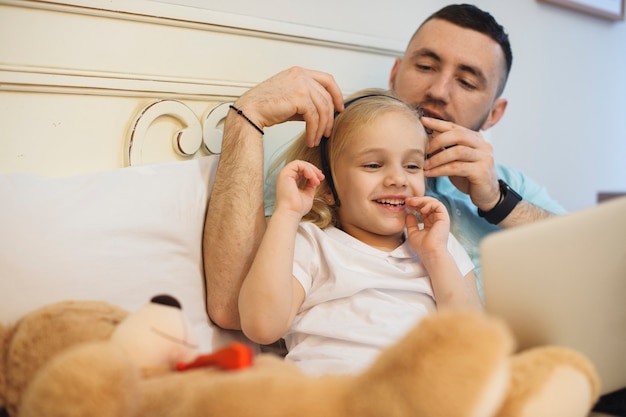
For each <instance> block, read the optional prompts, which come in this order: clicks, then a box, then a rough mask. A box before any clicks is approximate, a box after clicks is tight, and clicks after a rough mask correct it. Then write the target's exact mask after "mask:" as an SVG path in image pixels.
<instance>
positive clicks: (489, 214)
mask: <svg viewBox="0 0 626 417" xmlns="http://www.w3.org/2000/svg"><path fill="white" fill-rule="evenodd" d="M498 184H500V200H499V201H498V203H497V204H496V205H495V207H494V208H492V209H491V210H489V211H483V210H481V209H478V215H479V216H480V217H482V218H483V219H485V220H487V221H488V222H489V223H491V224H498V223H500V222H501V221H502V220H504V219H505V218H506V216H508V215H509V214H510V213H511V212H512V211H513V209H514V208H515V206H517V203H519V202H520V201H522V196H521V195H519V194H518V193H516V192H515V190H514V189H512V188H511V187H510V186H509V184H507V183H506V182H504V181H502V180H498Z"/></svg>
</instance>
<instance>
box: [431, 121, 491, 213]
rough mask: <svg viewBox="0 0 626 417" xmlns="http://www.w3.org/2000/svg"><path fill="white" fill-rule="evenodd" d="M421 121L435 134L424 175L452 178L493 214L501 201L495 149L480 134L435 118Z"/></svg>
mask: <svg viewBox="0 0 626 417" xmlns="http://www.w3.org/2000/svg"><path fill="white" fill-rule="evenodd" d="M421 120H422V124H423V125H424V127H426V128H427V129H431V130H432V131H433V137H432V139H431V140H430V142H429V145H428V154H429V155H430V158H428V159H427V160H426V163H425V165H424V174H425V175H426V176H427V177H442V176H447V177H450V181H452V183H453V184H454V186H455V187H456V188H458V189H459V190H460V191H461V192H464V193H466V194H469V196H470V198H471V199H472V202H473V203H474V205H476V207H478V208H480V209H482V210H484V211H489V210H491V209H492V208H493V207H494V206H495V205H496V204H497V203H498V200H499V199H500V188H499V186H498V176H497V173H496V166H495V162H494V156H493V146H491V144H490V143H489V142H487V141H486V140H485V138H484V137H483V136H482V134H481V133H480V132H476V131H473V130H470V129H467V128H464V127H462V126H459V125H456V124H454V123H452V122H447V121H445V120H439V119H434V118H431V117H422V119H421Z"/></svg>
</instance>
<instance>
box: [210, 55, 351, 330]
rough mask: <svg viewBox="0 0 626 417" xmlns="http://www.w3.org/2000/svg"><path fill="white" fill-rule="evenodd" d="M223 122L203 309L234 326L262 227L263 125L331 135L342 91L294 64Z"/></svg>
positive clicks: (315, 139)
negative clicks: (298, 126)
mask: <svg viewBox="0 0 626 417" xmlns="http://www.w3.org/2000/svg"><path fill="white" fill-rule="evenodd" d="M234 105H235V107H236V108H237V109H239V110H241V111H242V112H243V114H244V115H245V116H246V117H247V119H249V120H246V118H244V117H243V116H242V115H240V114H237V113H236V112H235V111H230V112H229V114H228V116H227V117H226V122H225V125H224V137H223V140H222V153H221V156H220V162H219V164H218V168H217V173H216V176H215V182H214V185H213V191H212V193H211V199H210V201H209V206H208V210H207V216H206V222H205V227H204V240H203V252H204V273H205V280H206V289H207V310H208V313H209V316H210V317H211V319H212V320H213V321H214V322H215V323H216V324H217V325H218V326H220V327H223V328H227V329H240V328H241V326H240V323H239V312H238V306H237V300H238V297H239V290H240V288H241V283H242V282H243V279H244V278H245V276H246V274H247V273H248V269H249V268H250V265H251V264H252V260H253V258H254V255H255V254H256V251H257V249H258V247H259V244H260V241H261V238H262V236H263V233H264V232H265V218H264V207H263V183H264V178H263V173H264V169H263V142H262V141H263V135H262V134H261V133H260V132H259V131H258V130H257V129H256V128H255V127H254V126H253V125H252V123H254V124H255V125H256V126H258V127H259V128H260V129H261V130H263V128H265V127H268V126H272V125H275V124H278V123H282V122H285V121H288V120H304V121H305V122H306V141H307V144H308V145H309V146H315V145H317V144H319V140H320V139H321V137H322V136H323V135H330V132H331V129H332V123H333V120H334V118H333V115H334V111H335V109H337V110H343V96H342V94H341V90H340V89H339V86H338V85H337V83H336V82H335V80H334V78H333V77H332V76H331V75H329V74H326V73H322V72H318V71H312V70H306V69H303V68H298V67H293V68H290V69H288V70H285V71H283V72H281V73H279V74H277V75H275V76H273V77H271V78H269V79H268V80H266V81H264V82H262V83H261V84H259V85H258V86H256V87H254V88H252V89H250V90H248V91H247V92H246V93H245V94H243V95H242V96H241V97H240V98H239V99H238V100H237V101H236V102H235V104H234Z"/></svg>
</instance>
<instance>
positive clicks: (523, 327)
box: [480, 197, 626, 394]
mask: <svg viewBox="0 0 626 417" xmlns="http://www.w3.org/2000/svg"><path fill="white" fill-rule="evenodd" d="M480 253H481V262H482V266H483V286H484V287H483V290H484V297H485V305H486V310H487V311H488V312H490V313H492V314H494V315H496V316H500V317H502V318H504V320H505V321H506V322H507V323H508V324H509V326H510V328H511V330H512V331H513V333H514V335H515V336H516V338H517V342H518V346H519V349H520V350H523V349H527V348H530V347H533V346H539V345H561V346H567V347H570V348H573V349H575V350H577V351H579V352H581V353H583V354H585V355H586V356H587V357H588V358H589V359H590V360H591V361H592V362H593V363H594V365H595V366H596V370H597V371H598V374H599V376H600V379H601V382H602V394H606V393H609V392H612V391H615V390H618V389H621V388H624V387H626V197H620V198H616V199H612V200H609V201H606V202H603V203H600V204H598V205H596V206H593V207H591V208H587V209H584V210H581V211H577V212H573V213H570V214H566V215H563V216H559V217H556V218H551V219H548V220H543V221H541V222H538V223H534V224H530V225H526V226H521V227H516V228H512V229H506V230H502V231H499V232H497V233H492V234H491V235H489V236H488V237H486V238H485V239H483V241H482V243H481V248H480Z"/></svg>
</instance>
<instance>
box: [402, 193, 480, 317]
mask: <svg viewBox="0 0 626 417" xmlns="http://www.w3.org/2000/svg"><path fill="white" fill-rule="evenodd" d="M407 206H408V207H411V208H412V209H414V210H416V211H417V212H418V213H419V214H420V217H421V218H422V221H423V225H424V227H423V228H422V229H420V228H419V227H418V221H417V218H416V217H415V216H414V215H413V214H408V215H407V219H406V225H407V239H408V241H409V244H410V245H411V247H412V248H413V250H414V251H415V253H417V254H418V255H419V257H420V259H421V260H422V262H423V263H424V267H425V268H426V270H427V271H428V275H429V276H430V281H431V285H432V288H433V292H434V293H435V300H436V302H437V308H438V309H439V310H444V309H472V310H477V309H481V308H482V303H481V300H480V296H479V295H478V290H477V288H476V278H475V275H474V272H473V271H472V272H469V273H468V274H467V275H465V277H464V276H462V275H461V271H459V268H458V266H457V263H456V261H455V259H454V257H453V256H452V254H451V253H450V252H449V251H448V236H449V231H450V217H449V216H448V212H447V211H446V208H445V207H444V205H443V204H442V203H441V202H440V201H438V200H436V199H434V198H431V197H413V198H411V199H407Z"/></svg>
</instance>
